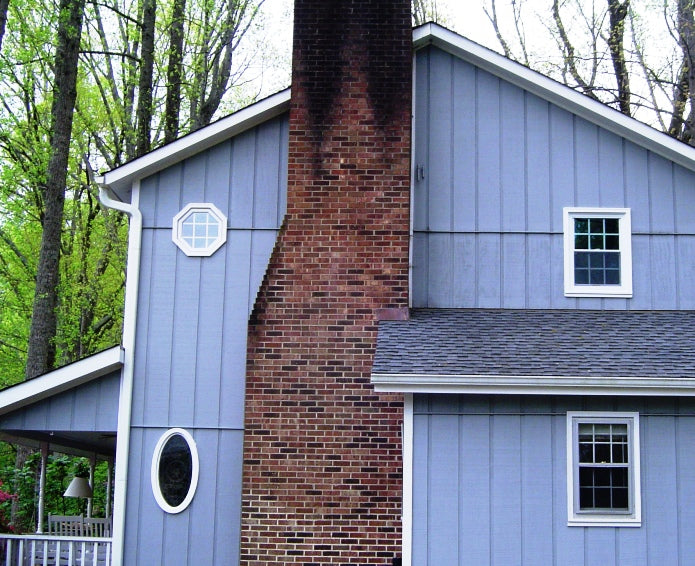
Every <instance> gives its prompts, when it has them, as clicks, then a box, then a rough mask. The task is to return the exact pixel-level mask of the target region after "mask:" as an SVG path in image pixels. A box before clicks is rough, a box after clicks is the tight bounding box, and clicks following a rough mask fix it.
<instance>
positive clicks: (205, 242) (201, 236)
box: [181, 211, 220, 250]
mask: <svg viewBox="0 0 695 566" xmlns="http://www.w3.org/2000/svg"><path fill="white" fill-rule="evenodd" d="M219 234H220V221H219V219H218V218H216V217H215V216H213V215H212V214H211V213H210V211H204V212H203V211H200V212H192V213H191V214H189V215H188V216H187V217H186V218H185V219H184V220H183V221H182V222H181V239H182V240H183V241H184V242H186V243H187V244H188V245H189V246H191V248H193V249H194V250H203V249H205V248H207V247H209V246H211V245H212V244H213V243H214V242H215V240H217V238H218V237H219Z"/></svg>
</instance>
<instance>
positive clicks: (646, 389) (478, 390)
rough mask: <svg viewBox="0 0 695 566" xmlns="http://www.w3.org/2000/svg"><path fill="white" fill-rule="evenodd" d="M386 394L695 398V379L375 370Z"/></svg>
mask: <svg viewBox="0 0 695 566" xmlns="http://www.w3.org/2000/svg"><path fill="white" fill-rule="evenodd" d="M371 382H372V384H373V385H374V390H375V391H379V392H384V393H445V394H462V393H467V394H495V395H500V394H501V395H618V396H625V395H633V396H641V397H643V396H650V397H654V396H656V397H674V396H675V397H694V396H695V378H689V377H683V378H659V377H629V376H627V377H580V376H549V375H547V376H546V375H521V376H502V375H463V374H461V375H441V374H398V373H372V377H371Z"/></svg>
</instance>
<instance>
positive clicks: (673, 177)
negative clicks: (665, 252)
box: [671, 162, 681, 309]
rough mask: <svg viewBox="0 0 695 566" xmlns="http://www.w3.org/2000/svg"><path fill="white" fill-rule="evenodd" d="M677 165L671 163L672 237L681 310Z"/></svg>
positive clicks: (674, 268)
mask: <svg viewBox="0 0 695 566" xmlns="http://www.w3.org/2000/svg"><path fill="white" fill-rule="evenodd" d="M676 183H677V181H676V164H675V163H673V162H671V193H672V195H673V198H672V199H671V201H672V203H673V210H672V212H673V233H674V235H673V236H672V238H673V259H674V261H673V275H674V278H675V281H674V286H675V288H676V305H675V306H676V309H680V308H681V285H680V257H681V256H680V254H679V253H678V247H677V246H678V237H677V236H676V235H675V234H678V232H679V228H678V214H677V212H676V211H677V208H678V205H677V203H676V199H677V197H678V192H677V191H676Z"/></svg>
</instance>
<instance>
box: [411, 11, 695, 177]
mask: <svg viewBox="0 0 695 566" xmlns="http://www.w3.org/2000/svg"><path fill="white" fill-rule="evenodd" d="M413 45H414V48H415V50H416V51H417V50H418V49H422V48H424V47H426V46H428V45H434V46H435V47H438V48H439V49H442V50H443V51H446V52H448V53H450V54H452V55H454V56H456V57H458V58H460V59H462V60H464V61H467V62H469V63H471V64H473V65H476V66H477V67H480V68H481V69H484V70H485V71H488V72H489V73H491V74H493V75H495V76H497V77H499V78H501V79H503V80H505V81H508V82H510V83H511V84H514V85H516V86H518V87H519V88H522V89H524V90H526V91H528V92H531V93H533V94H535V95H536V96H539V97H540V98H542V99H544V100H547V101H548V102H551V103H552V104H555V105H556V106H558V107H560V108H563V109H565V110H567V111H568V112H571V113H572V114H575V115H577V116H580V117H581V118H583V119H585V120H588V121H589V122H591V123H593V124H596V125H598V126H600V127H602V128H604V129H606V130H609V131H611V132H613V133H614V134H616V135H618V136H621V137H624V138H625V139H627V140H630V141H632V142H634V143H636V144H638V145H639V146H642V147H644V148H646V149H648V150H650V151H652V152H654V153H656V154H658V155H661V156H662V157H664V158H666V159H669V160H671V161H673V162H675V163H678V164H679V165H682V166H683V167H685V168H687V169H690V170H693V171H695V148H692V147H690V146H688V145H687V144H685V143H683V142H680V141H678V140H676V139H674V138H672V137H670V136H668V135H666V134H664V133H663V132H660V131H658V130H656V129H654V128H652V127H650V126H648V125H646V124H644V123H642V122H640V121H638V120H636V119H634V118H630V117H629V116H626V115H624V114H622V113H621V112H618V111H617V110H615V109H613V108H611V107H609V106H607V105H605V104H603V103H601V102H598V101H596V100H593V99H591V98H589V97H588V96H586V95H583V94H581V93H579V92H577V91H576V90H573V89H572V88H570V87H568V86H566V85H564V84H562V83H559V82H557V81H555V80H553V79H551V78H549V77H546V76H545V75H543V74H541V73H538V72H537V71H533V70H531V69H529V68H528V67H524V66H523V65H521V64H520V63H517V62H515V61H512V60H510V59H507V58H506V57H504V56H503V55H500V54H499V53H496V52H494V51H492V50H490V49H488V48H486V47H483V46H482V45H479V44H477V43H475V42H473V41H470V40H469V39H466V38H464V37H462V36H460V35H458V34H456V33H454V32H452V31H450V30H447V29H445V28H443V27H441V26H439V25H437V24H433V23H430V24H425V25H423V26H421V27H418V28H416V29H415V30H414V31H413Z"/></svg>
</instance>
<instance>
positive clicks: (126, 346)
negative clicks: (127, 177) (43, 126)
mask: <svg viewBox="0 0 695 566" xmlns="http://www.w3.org/2000/svg"><path fill="white" fill-rule="evenodd" d="M97 183H99V201H100V202H101V203H102V204H103V205H104V206H105V207H107V208H112V209H114V210H118V211H120V212H124V213H125V214H127V215H128V216H129V217H130V226H129V229H128V260H127V265H126V285H125V305H124V313H123V350H124V359H123V373H122V376H121V390H120V396H119V399H118V428H117V431H116V434H117V436H116V463H115V477H114V495H113V500H114V501H113V539H112V559H111V564H113V566H122V565H123V543H124V540H125V502H126V487H127V485H126V484H127V479H128V454H129V450H130V420H131V414H132V399H133V374H134V362H135V357H134V354H135V323H136V318H137V309H138V285H139V281H140V255H141V250H142V212H140V209H139V203H140V181H139V180H136V181H134V182H133V190H132V196H131V201H130V203H125V202H121V201H120V200H116V199H114V198H113V197H112V193H111V191H110V189H109V187H108V184H107V183H106V181H105V179H104V177H101V178H99V179H97Z"/></svg>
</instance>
